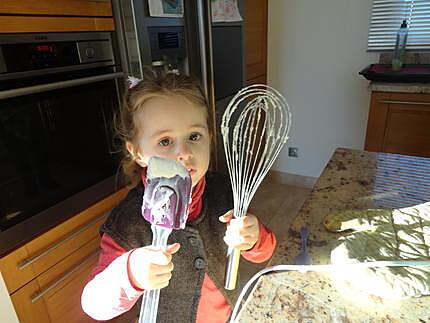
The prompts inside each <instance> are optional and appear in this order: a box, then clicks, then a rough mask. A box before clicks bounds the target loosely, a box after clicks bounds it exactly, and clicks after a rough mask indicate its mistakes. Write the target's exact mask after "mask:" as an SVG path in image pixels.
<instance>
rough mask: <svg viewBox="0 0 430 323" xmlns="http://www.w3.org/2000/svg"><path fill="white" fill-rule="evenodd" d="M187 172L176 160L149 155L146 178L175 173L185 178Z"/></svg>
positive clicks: (171, 175) (173, 174)
mask: <svg viewBox="0 0 430 323" xmlns="http://www.w3.org/2000/svg"><path fill="white" fill-rule="evenodd" d="M187 174H188V171H187V169H186V168H185V167H184V166H183V165H182V164H181V163H180V162H178V161H176V160H172V159H167V158H161V157H151V158H150V159H149V162H148V173H147V176H148V178H156V177H166V178H171V177H174V176H176V175H179V176H181V177H182V178H185V177H186V176H187Z"/></svg>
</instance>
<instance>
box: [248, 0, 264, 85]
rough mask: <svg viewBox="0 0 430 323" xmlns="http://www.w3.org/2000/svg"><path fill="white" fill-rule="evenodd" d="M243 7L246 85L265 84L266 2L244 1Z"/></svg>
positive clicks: (256, 0)
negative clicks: (244, 7) (244, 11)
mask: <svg viewBox="0 0 430 323" xmlns="http://www.w3.org/2000/svg"><path fill="white" fill-rule="evenodd" d="M245 5H246V13H245V17H246V18H245V32H246V40H245V42H246V79H247V83H248V84H254V83H266V75H267V0H246V1H245Z"/></svg>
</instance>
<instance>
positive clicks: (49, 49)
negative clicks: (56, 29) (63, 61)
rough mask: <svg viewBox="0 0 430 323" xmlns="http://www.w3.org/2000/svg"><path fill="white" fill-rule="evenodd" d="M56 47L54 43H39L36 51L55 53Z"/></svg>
mask: <svg viewBox="0 0 430 323" xmlns="http://www.w3.org/2000/svg"><path fill="white" fill-rule="evenodd" d="M54 48H55V47H54V45H37V46H36V51H37V52H38V53H53V52H54Z"/></svg>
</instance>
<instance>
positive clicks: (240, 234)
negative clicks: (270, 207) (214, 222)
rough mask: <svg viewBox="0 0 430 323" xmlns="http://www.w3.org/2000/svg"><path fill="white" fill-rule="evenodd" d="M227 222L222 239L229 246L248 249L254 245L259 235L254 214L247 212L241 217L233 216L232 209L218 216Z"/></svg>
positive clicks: (258, 227)
mask: <svg viewBox="0 0 430 323" xmlns="http://www.w3.org/2000/svg"><path fill="white" fill-rule="evenodd" d="M219 220H220V221H221V222H224V223H227V230H226V232H225V236H224V241H225V243H227V245H228V246H229V247H231V248H236V249H239V250H249V249H251V248H252V247H254V245H255V243H256V242H257V240H258V236H259V235H260V226H259V223H258V219H257V217H256V216H255V215H253V214H250V213H247V214H246V216H244V217H242V218H234V216H233V210H231V211H229V212H227V213H226V214H224V215H222V216H220V217H219Z"/></svg>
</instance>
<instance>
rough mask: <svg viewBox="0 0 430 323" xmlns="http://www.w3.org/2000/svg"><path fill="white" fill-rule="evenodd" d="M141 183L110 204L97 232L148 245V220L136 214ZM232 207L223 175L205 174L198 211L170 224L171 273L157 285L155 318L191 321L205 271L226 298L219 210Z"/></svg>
mask: <svg viewBox="0 0 430 323" xmlns="http://www.w3.org/2000/svg"><path fill="white" fill-rule="evenodd" d="M143 193H144V186H143V185H142V184H140V185H138V186H137V187H136V188H134V189H133V190H131V191H130V192H129V194H128V195H127V197H126V198H125V199H124V200H123V201H122V202H121V203H120V204H119V205H118V206H117V207H116V208H114V209H113V211H112V212H111V214H110V215H109V217H108V219H107V220H106V222H105V223H104V224H103V225H102V227H101V229H100V232H101V233H107V234H108V235H109V236H111V237H112V238H113V239H114V240H115V241H116V242H117V243H118V244H119V245H120V246H121V247H122V248H124V249H125V250H131V249H133V248H138V247H142V246H147V245H150V244H151V242H152V231H151V226H150V224H149V223H148V222H147V221H145V220H144V218H143V217H142V215H141V206H142V198H143ZM232 208H233V195H232V190H231V185H230V180H229V179H228V177H226V176H224V175H221V174H218V173H210V172H208V173H207V174H206V187H205V191H204V194H203V208H202V213H201V215H200V216H199V217H198V218H197V219H196V220H194V221H192V222H189V223H187V226H186V227H185V229H184V230H173V232H172V233H171V234H170V236H169V240H168V243H174V242H179V243H180V244H181V248H180V249H179V251H178V252H177V253H176V254H174V255H173V260H172V261H173V263H174V265H175V268H174V270H173V275H172V279H171V280H170V283H169V286H168V287H166V288H163V289H161V291H160V302H159V308H158V315H157V322H163V323H164V322H175V323H182V322H184V323H185V322H186V323H188V322H195V319H196V314H197V307H198V304H199V300H200V293H201V289H202V284H203V279H204V274H205V272H206V273H208V275H209V277H210V278H211V279H212V280H213V282H214V283H215V285H216V286H217V287H218V288H219V290H220V291H221V292H222V293H224V295H225V296H226V298H227V300H228V301H229V302H230V304H232V303H233V302H234V300H235V297H236V296H237V295H236V294H237V291H236V292H230V291H227V290H225V289H224V287H223V282H224V273H225V262H226V252H227V246H226V244H225V243H224V241H223V236H224V234H225V229H226V227H225V224H224V223H221V222H220V221H219V220H218V217H219V216H220V215H223V214H224V213H225V212H227V211H229V210H231V209H232Z"/></svg>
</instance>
